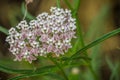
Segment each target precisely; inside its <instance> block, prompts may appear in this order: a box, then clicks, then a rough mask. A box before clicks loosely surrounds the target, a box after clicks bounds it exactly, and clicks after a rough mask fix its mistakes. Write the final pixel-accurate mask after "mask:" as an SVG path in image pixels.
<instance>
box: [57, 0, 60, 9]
mask: <svg viewBox="0 0 120 80" xmlns="http://www.w3.org/2000/svg"><path fill="white" fill-rule="evenodd" d="M57 7H58V8H60V0H57Z"/></svg>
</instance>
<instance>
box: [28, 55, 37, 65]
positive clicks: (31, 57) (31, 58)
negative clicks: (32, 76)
mask: <svg viewBox="0 0 120 80" xmlns="http://www.w3.org/2000/svg"><path fill="white" fill-rule="evenodd" d="M36 59H37V58H36V57H34V56H32V55H29V56H27V58H26V60H27V61H29V63H32V60H36Z"/></svg>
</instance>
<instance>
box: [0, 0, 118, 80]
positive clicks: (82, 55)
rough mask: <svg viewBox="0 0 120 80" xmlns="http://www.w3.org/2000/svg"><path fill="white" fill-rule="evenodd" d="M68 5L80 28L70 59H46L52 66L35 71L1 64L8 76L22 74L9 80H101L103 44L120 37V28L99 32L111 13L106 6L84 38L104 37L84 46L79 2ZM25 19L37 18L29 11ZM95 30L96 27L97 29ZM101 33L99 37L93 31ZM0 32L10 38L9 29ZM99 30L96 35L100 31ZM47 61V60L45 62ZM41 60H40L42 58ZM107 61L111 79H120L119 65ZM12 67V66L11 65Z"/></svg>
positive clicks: (58, 2)
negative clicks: (114, 37) (101, 47)
mask: <svg viewBox="0 0 120 80" xmlns="http://www.w3.org/2000/svg"><path fill="white" fill-rule="evenodd" d="M56 1H57V6H58V7H60V0H56ZM64 2H65V3H66V5H67V6H68V7H69V9H71V10H72V15H73V17H74V18H75V19H76V26H77V34H76V35H77V38H76V39H75V40H74V42H73V48H72V49H71V51H69V53H70V54H68V56H61V57H60V58H54V57H51V56H48V57H46V58H45V59H48V61H51V62H52V63H51V65H47V64H46V63H45V64H46V66H42V67H39V68H35V69H34V68H32V69H14V68H10V67H6V66H4V65H3V64H0V71H2V72H5V73H8V74H19V76H16V77H13V78H11V79H9V80H20V79H23V78H30V77H36V76H40V78H41V77H42V79H43V80H50V79H51V80H84V79H85V80H99V79H98V78H99V77H98V75H99V72H98V70H99V68H100V66H99V64H100V61H97V60H98V59H99V57H100V56H101V55H98V54H99V53H100V43H101V42H103V41H105V40H107V39H109V38H111V37H113V36H115V35H117V34H119V33H120V28H118V29H116V30H113V31H111V32H109V33H106V34H104V35H102V34H101V33H100V32H101V31H102V30H103V29H102V30H100V28H101V27H100V28H99V26H98V24H103V23H104V20H105V19H106V18H107V17H106V15H107V13H108V12H109V7H108V6H105V7H103V8H102V10H101V11H100V14H99V15H98V16H97V17H96V18H95V20H93V22H92V23H91V25H90V29H89V30H88V32H87V34H86V35H85V39H89V40H91V39H92V37H93V36H94V38H96V37H97V36H100V35H102V36H101V37H98V38H97V39H95V40H91V43H89V44H87V45H85V40H84V36H83V34H82V29H81V25H80V22H79V18H78V14H77V12H78V10H79V6H80V0H73V3H74V5H71V3H70V1H68V0H64ZM21 10H22V14H23V15H24V13H25V11H26V9H25V5H24V3H23V4H22V7H21ZM26 18H27V19H29V20H31V19H34V16H32V15H31V14H30V13H28V12H27V15H26ZM95 27H96V28H95ZM97 30H98V31H99V30H100V32H99V33H97V34H96V35H94V34H95V32H94V31H97ZM0 31H1V32H3V33H4V34H6V35H8V30H7V29H5V28H3V27H0ZM98 31H97V32H98ZM88 49H91V50H92V52H91V53H92V54H91V56H88V55H87V54H88V53H87V50H88ZM45 59H44V60H45ZM40 60H41V59H40ZM106 61H107V63H108V66H109V68H110V69H111V72H112V73H111V77H110V80H114V79H115V80H119V79H120V77H119V75H118V74H119V71H120V70H119V67H120V64H119V62H118V63H116V64H113V63H111V62H112V61H110V59H108V58H106ZM11 65H12V64H11ZM76 66H77V67H79V69H80V73H79V74H76V75H74V74H72V72H70V71H67V70H69V69H71V68H73V67H76ZM81 66H83V67H85V68H87V69H85V70H82V68H81Z"/></svg>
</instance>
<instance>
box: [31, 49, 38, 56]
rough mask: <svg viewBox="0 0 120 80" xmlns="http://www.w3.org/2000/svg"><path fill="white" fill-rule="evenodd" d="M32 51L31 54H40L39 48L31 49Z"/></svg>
mask: <svg viewBox="0 0 120 80" xmlns="http://www.w3.org/2000/svg"><path fill="white" fill-rule="evenodd" d="M30 53H31V54H34V55H35V56H38V54H39V49H37V48H36V49H31V51H30Z"/></svg>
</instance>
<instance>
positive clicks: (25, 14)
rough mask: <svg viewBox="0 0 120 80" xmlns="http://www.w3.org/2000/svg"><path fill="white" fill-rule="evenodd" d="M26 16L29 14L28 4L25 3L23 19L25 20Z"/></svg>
mask: <svg viewBox="0 0 120 80" xmlns="http://www.w3.org/2000/svg"><path fill="white" fill-rule="evenodd" d="M26 16H27V4H25V13H24V17H23V20H25V18H26Z"/></svg>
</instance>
